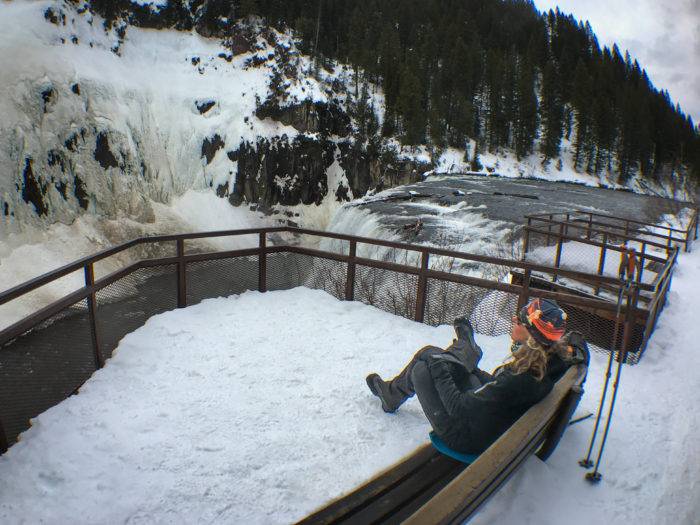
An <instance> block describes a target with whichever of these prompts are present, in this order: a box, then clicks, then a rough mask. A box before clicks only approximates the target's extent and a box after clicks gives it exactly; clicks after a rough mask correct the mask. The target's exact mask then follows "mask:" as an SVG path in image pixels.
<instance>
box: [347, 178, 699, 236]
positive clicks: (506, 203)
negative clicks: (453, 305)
mask: <svg viewBox="0 0 700 525" xmlns="http://www.w3.org/2000/svg"><path fill="white" fill-rule="evenodd" d="M411 192H413V195H411ZM388 195H390V196H388ZM372 199H374V200H372ZM460 202H463V203H464V205H463V206H465V208H464V209H465V211H466V212H469V213H479V214H481V215H483V216H484V217H485V218H486V219H488V220H490V221H503V222H505V223H507V224H505V225H503V227H505V228H510V229H511V230H513V231H515V230H516V229H517V227H518V226H520V225H522V224H524V222H525V220H524V217H525V216H526V215H528V214H533V213H561V212H569V211H573V210H576V209H579V210H583V211H590V212H596V213H603V214H610V215H615V216H619V217H623V218H629V219H634V220H638V221H642V222H649V223H657V222H658V221H659V219H660V217H661V216H662V215H664V214H676V213H678V212H679V211H680V210H681V209H682V208H684V207H686V206H693V205H692V204H690V203H685V202H680V201H675V200H672V199H665V198H661V197H654V196H647V195H638V194H635V193H631V192H625V191H615V190H609V189H603V188H592V187H588V186H582V185H577V184H569V183H563V182H549V181H543V180H523V179H508V178H501V177H484V176H469V175H454V176H444V177H441V178H440V179H438V180H436V179H432V178H428V180H426V181H425V182H420V183H416V184H412V185H407V186H402V187H401V188H400V189H396V190H389V191H388V192H384V193H382V194H379V195H377V196H376V197H374V198H370V199H368V202H365V203H357V204H356V203H351V204H349V205H348V206H350V207H357V208H358V209H362V210H369V211H371V212H372V214H374V215H376V218H377V220H378V221H379V222H380V223H381V224H382V225H383V226H384V227H386V228H387V229H389V230H393V231H395V232H397V233H401V232H403V231H405V232H407V233H406V234H405V235H402V236H403V237H407V238H409V237H410V240H413V241H418V242H429V241H430V240H431V239H432V238H434V237H435V236H436V235H437V234H438V233H439V232H444V231H445V230H446V229H449V224H446V221H445V216H444V215H442V214H441V212H440V211H439V210H436V206H435V205H438V206H444V207H454V206H456V205H458V204H459V203H460ZM417 216H420V217H421V221H422V223H423V227H422V229H421V231H419V232H418V233H417V234H415V233H414V232H412V231H410V230H408V227H409V226H410V225H411V224H414V223H415V222H416V217H417ZM467 223H468V221H467ZM346 233H351V232H346Z"/></svg>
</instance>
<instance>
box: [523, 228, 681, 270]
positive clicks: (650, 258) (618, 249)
mask: <svg viewBox="0 0 700 525" xmlns="http://www.w3.org/2000/svg"><path fill="white" fill-rule="evenodd" d="M524 229H525V230H527V231H530V232H535V233H539V234H541V235H547V234H549V235H551V236H553V237H556V238H559V237H561V238H562V239H564V240H567V241H575V242H580V243H581V244H590V245H591V246H598V247H602V246H605V247H606V250H611V251H616V252H622V251H624V249H625V248H624V246H620V245H617V244H610V243H602V242H598V241H594V240H593V239H583V238H581V237H573V236H571V235H566V234H562V235H560V234H559V232H548V231H547V230H544V229H539V228H537V227H536V226H525V227H524ZM603 233H607V232H603ZM629 240H633V241H634V240H636V239H629ZM646 244H648V245H652V246H658V247H660V248H663V249H664V250H666V249H667V248H668V247H667V246H666V245H665V244H664V245H658V244H656V243H653V242H651V241H650V242H646ZM669 251H670V250H669ZM644 260H648V261H656V262H660V263H664V264H665V263H666V261H668V257H667V258H663V257H657V256H656V255H651V254H649V253H645V254H644Z"/></svg>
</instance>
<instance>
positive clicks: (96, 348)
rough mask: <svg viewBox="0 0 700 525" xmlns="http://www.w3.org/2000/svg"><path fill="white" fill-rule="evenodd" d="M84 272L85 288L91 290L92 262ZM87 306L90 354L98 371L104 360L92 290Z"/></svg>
mask: <svg viewBox="0 0 700 525" xmlns="http://www.w3.org/2000/svg"><path fill="white" fill-rule="evenodd" d="M84 270H85V287H86V288H92V286H93V285H94V284H95V271H94V268H93V266H92V262H89V263H87V264H86V265H85V267H84ZM87 306H88V316H89V319H90V335H91V338H92V352H93V357H94V360H95V369H96V370H99V369H100V368H102V367H103V366H104V365H105V362H104V359H102V353H101V352H100V343H99V338H98V337H97V316H96V312H97V299H96V297H95V292H94V290H91V291H90V295H88V296H87Z"/></svg>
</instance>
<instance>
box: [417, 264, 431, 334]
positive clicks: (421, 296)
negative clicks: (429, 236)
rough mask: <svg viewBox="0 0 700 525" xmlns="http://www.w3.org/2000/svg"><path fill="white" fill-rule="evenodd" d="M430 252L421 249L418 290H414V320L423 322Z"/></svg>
mask: <svg viewBox="0 0 700 525" xmlns="http://www.w3.org/2000/svg"><path fill="white" fill-rule="evenodd" d="M429 259H430V253H429V252H428V250H423V251H422V255H421V263H420V274H419V275H418V290H417V292H416V321H418V322H419V323H422V322H423V319H424V317H425V296H426V293H427V291H428V273H427V272H428V262H429Z"/></svg>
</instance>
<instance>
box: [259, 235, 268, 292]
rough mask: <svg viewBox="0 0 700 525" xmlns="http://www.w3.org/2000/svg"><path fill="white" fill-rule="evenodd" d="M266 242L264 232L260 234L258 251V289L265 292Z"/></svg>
mask: <svg viewBox="0 0 700 525" xmlns="http://www.w3.org/2000/svg"><path fill="white" fill-rule="evenodd" d="M266 247H267V242H266V234H265V232H263V233H261V234H260V252H259V253H258V290H259V291H260V292H267V258H266V255H267V251H266Z"/></svg>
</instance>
